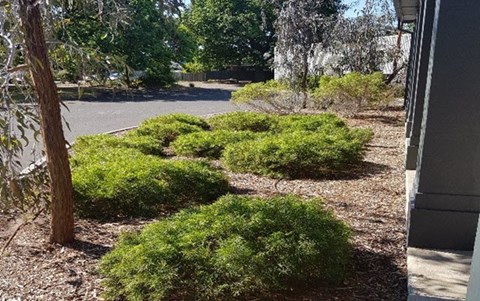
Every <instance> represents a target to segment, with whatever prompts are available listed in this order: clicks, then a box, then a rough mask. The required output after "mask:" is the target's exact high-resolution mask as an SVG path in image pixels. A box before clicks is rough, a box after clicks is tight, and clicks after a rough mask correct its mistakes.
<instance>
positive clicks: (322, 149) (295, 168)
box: [222, 128, 373, 178]
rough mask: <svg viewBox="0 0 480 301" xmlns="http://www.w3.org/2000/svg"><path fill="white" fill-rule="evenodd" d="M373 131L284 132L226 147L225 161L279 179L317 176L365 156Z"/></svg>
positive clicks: (330, 172) (246, 170)
mask: <svg viewBox="0 0 480 301" xmlns="http://www.w3.org/2000/svg"><path fill="white" fill-rule="evenodd" d="M372 135H373V134H372V132H371V131H370V130H360V129H358V130H349V129H347V128H340V129H335V130H333V129H331V130H328V131H322V132H306V131H294V132H284V133H280V134H278V135H273V136H270V137H266V138H263V139H259V140H255V141H244V142H239V143H236V144H234V145H230V146H227V147H226V149H225V151H224V152H223V156H222V161H223V162H224V164H225V165H226V166H227V167H228V168H229V169H230V170H232V171H236V172H250V173H254V174H259V175H265V176H270V177H276V178H284V177H287V178H304V177H305V178H316V177H322V176H326V175H330V174H332V173H335V172H338V171H342V170H345V169H347V168H348V167H349V166H351V165H353V164H357V163H359V162H360V161H361V160H362V159H363V155H364V146H365V143H366V142H367V141H368V140H370V139H371V137H372Z"/></svg>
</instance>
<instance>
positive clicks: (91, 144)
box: [74, 133, 163, 156]
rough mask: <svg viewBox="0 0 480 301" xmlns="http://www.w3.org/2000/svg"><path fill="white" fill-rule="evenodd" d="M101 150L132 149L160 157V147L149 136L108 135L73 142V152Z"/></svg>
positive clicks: (85, 137) (84, 137) (156, 141)
mask: <svg viewBox="0 0 480 301" xmlns="http://www.w3.org/2000/svg"><path fill="white" fill-rule="evenodd" d="M103 148H133V149H137V150H139V151H141V152H142V153H144V154H147V155H158V156H160V155H162V154H163V152H162V145H161V144H159V143H158V140H156V139H154V138H152V137H149V136H138V135H135V134H131V133H127V135H125V136H123V137H116V136H113V135H108V134H99V135H87V136H81V137H78V138H77V140H76V141H75V146H74V151H75V152H80V153H81V152H86V151H95V150H98V149H103Z"/></svg>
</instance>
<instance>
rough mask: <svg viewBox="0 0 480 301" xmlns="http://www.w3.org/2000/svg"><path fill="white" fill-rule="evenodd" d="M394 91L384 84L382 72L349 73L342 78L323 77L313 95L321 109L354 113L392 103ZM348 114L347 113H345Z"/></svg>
mask: <svg viewBox="0 0 480 301" xmlns="http://www.w3.org/2000/svg"><path fill="white" fill-rule="evenodd" d="M393 96H394V91H393V90H392V88H391V87H389V86H388V85H386V84H385V76H384V75H383V73H382V72H374V73H371V74H361V73H359V72H351V73H348V74H346V75H345V76H343V77H338V76H328V75H324V76H322V77H321V78H320V83H319V85H318V88H317V89H315V91H314V93H313V98H314V99H315V102H316V103H317V104H318V105H319V106H321V107H323V108H332V109H335V110H339V111H342V110H343V111H345V110H348V111H351V112H350V113H356V112H358V111H359V110H361V109H364V108H366V107H379V106H382V105H386V104H388V103H390V102H391V101H393V99H394V97H393ZM347 113H348V112H347Z"/></svg>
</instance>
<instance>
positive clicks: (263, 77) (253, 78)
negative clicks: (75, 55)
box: [181, 71, 273, 82]
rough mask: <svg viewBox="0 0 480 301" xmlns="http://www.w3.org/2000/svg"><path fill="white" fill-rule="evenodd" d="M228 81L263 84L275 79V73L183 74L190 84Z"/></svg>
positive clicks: (222, 72)
mask: <svg viewBox="0 0 480 301" xmlns="http://www.w3.org/2000/svg"><path fill="white" fill-rule="evenodd" d="M228 79H234V80H238V81H250V82H263V81H267V80H270V79H273V71H209V72H199V73H182V74H181V80H183V81H190V82H195V81H208V80H228Z"/></svg>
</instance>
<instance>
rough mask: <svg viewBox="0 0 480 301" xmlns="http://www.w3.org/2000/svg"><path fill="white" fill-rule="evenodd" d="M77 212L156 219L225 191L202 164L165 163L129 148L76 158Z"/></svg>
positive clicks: (218, 174) (222, 183) (224, 185)
mask: <svg viewBox="0 0 480 301" xmlns="http://www.w3.org/2000/svg"><path fill="white" fill-rule="evenodd" d="M71 163H72V179H73V186H74V191H75V199H76V206H77V212H78V214H79V215H80V216H83V217H93V218H114V217H117V216H156V215H158V214H159V210H160V209H162V208H166V207H168V208H178V207H184V206H186V205H188V204H190V203H207V202H210V201H213V200H215V199H216V198H217V197H219V196H221V195H223V194H225V193H227V192H228V190H229V188H228V187H229V186H228V181H227V179H226V178H225V176H224V175H223V174H222V173H221V172H219V171H218V170H216V169H214V168H213V167H211V166H210V165H209V164H208V163H206V162H201V161H191V160H164V159H160V158H158V157H154V156H147V155H144V154H142V153H141V152H139V151H138V150H134V149H128V148H105V149H103V150H101V149H100V150H95V151H84V152H79V153H75V155H74V157H73V158H72V159H71Z"/></svg>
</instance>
